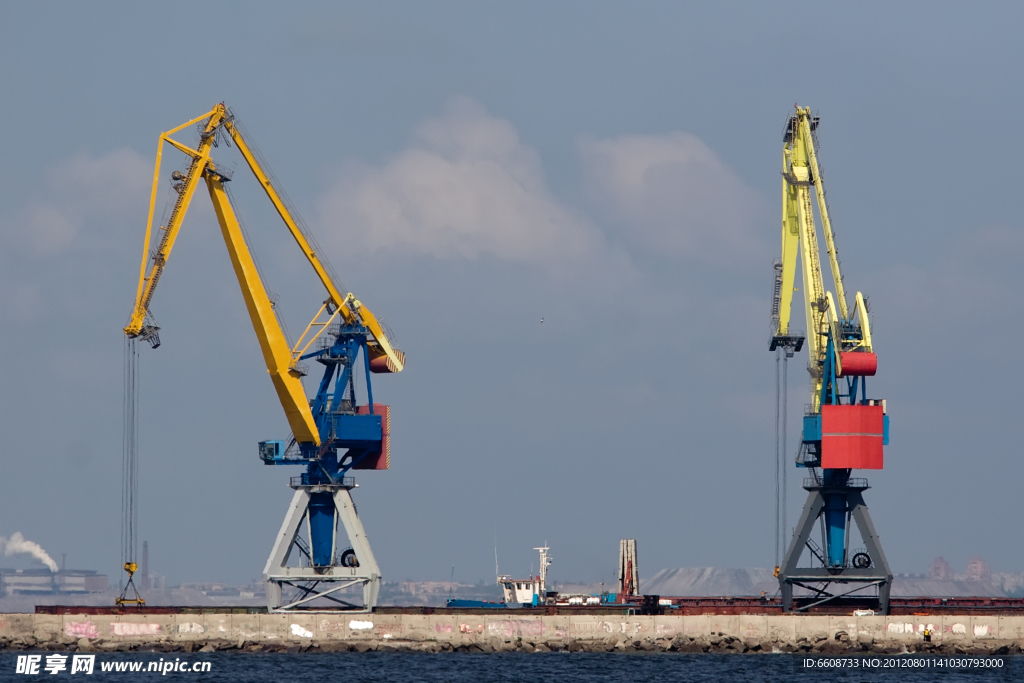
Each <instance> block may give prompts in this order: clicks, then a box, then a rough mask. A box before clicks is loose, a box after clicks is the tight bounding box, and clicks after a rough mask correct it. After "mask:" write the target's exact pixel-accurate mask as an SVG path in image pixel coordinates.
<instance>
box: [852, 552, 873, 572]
mask: <svg viewBox="0 0 1024 683" xmlns="http://www.w3.org/2000/svg"><path fill="white" fill-rule="evenodd" d="M853 566H854V567H856V568H857V569H867V568H868V567H870V566H871V556H870V555H868V554H867V553H857V554H856V555H854V556H853Z"/></svg>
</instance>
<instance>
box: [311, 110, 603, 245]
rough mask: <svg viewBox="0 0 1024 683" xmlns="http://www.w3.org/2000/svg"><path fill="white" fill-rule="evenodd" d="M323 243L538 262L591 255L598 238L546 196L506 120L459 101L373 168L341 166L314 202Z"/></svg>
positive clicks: (533, 160)
mask: <svg viewBox="0 0 1024 683" xmlns="http://www.w3.org/2000/svg"><path fill="white" fill-rule="evenodd" d="M320 214H321V219H322V223H323V224H324V225H325V226H330V227H328V228H325V232H327V233H328V234H330V238H331V239H343V240H344V244H345V248H346V249H352V248H360V249H362V250H364V251H367V252H374V251H377V250H379V249H385V248H400V249H409V250H412V251H416V252H420V253H425V254H430V255H432V256H435V257H438V258H469V259H472V258H477V257H479V256H481V255H482V254H492V255H495V256H497V257H499V258H503V259H509V260H516V261H526V262H545V261H550V260H555V259H558V260H564V259H566V258H567V257H570V258H571V257H577V256H580V255H583V254H584V253H586V252H587V251H589V250H592V249H594V248H595V247H597V246H598V245H599V244H600V242H601V237H600V234H599V233H598V232H597V231H596V230H595V229H594V228H593V227H592V226H590V225H589V224H588V223H587V221H586V220H585V219H583V218H582V217H581V216H579V215H578V214H577V213H576V212H575V211H573V210H572V209H570V208H568V207H566V206H563V205H562V204H560V203H559V202H558V201H557V200H556V199H555V198H554V197H552V195H551V193H550V192H549V191H548V189H547V186H546V184H545V182H544V173H543V171H542V168H541V162H540V158H539V156H538V155H537V153H536V151H534V150H533V149H532V148H531V147H529V146H528V145H525V144H524V143H523V142H522V141H520V140H519V136H518V134H517V133H516V130H515V128H514V127H513V126H512V124H510V123H509V122H508V121H505V120H503V119H499V118H496V117H493V116H491V115H490V114H488V113H487V112H486V111H485V110H484V109H483V108H482V107H481V106H480V105H479V104H477V103H475V102H474V101H472V100H469V99H466V98H457V99H454V100H452V101H451V102H449V104H448V106H447V107H446V109H445V111H444V113H443V114H442V115H441V116H439V117H437V118H435V119H431V120H428V121H426V122H425V123H423V124H422V125H421V126H420V127H419V128H418V130H417V132H416V142H415V143H414V144H413V145H412V146H411V147H410V148H409V149H407V150H405V151H403V152H401V153H400V154H398V155H397V156H395V157H393V158H392V159H391V160H389V161H388V162H387V163H385V164H383V165H382V166H379V167H372V166H367V165H350V166H349V167H348V168H347V169H346V170H345V172H344V173H343V174H342V176H341V177H340V178H339V180H338V181H337V182H336V183H335V184H334V186H333V187H332V188H331V189H330V190H329V191H328V193H327V194H326V195H325V196H324V197H323V198H322V200H321V203H320Z"/></svg>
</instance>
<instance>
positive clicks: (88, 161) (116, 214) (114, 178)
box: [12, 148, 153, 254]
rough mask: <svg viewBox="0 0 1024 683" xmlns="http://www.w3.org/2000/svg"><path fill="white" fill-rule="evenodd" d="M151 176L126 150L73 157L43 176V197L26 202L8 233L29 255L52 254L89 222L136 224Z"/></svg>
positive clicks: (68, 243)
mask: <svg viewBox="0 0 1024 683" xmlns="http://www.w3.org/2000/svg"><path fill="white" fill-rule="evenodd" d="M152 173H153V171H152V166H151V162H149V161H147V160H145V159H143V158H142V156H141V155H139V154H138V153H136V152H134V151H133V150H131V149H127V148H123V149H118V150H114V151H112V152H109V153H107V154H104V155H102V156H98V157H94V156H90V155H87V154H80V155H78V156H75V157H73V158H71V159H68V160H66V161H64V162H62V163H60V164H58V165H57V166H55V167H54V168H52V169H51V170H50V171H49V172H48V173H47V174H46V180H45V181H44V183H43V185H42V187H43V189H44V193H43V194H42V195H41V196H38V197H35V198H33V199H31V200H30V201H29V203H28V206H27V207H26V208H25V209H24V210H23V211H22V212H21V215H20V216H18V217H17V218H16V219H15V220H14V226H12V227H13V230H12V232H13V234H14V236H15V238H16V239H20V240H22V241H24V242H27V243H28V244H29V245H30V246H31V248H32V250H33V251H34V252H36V253H38V254H52V253H54V252H58V251H61V250H63V249H66V248H68V247H70V246H71V245H72V243H73V242H74V241H75V239H76V238H77V237H78V234H79V232H80V230H81V228H82V226H83V224H84V223H85V222H86V221H87V220H89V219H99V221H100V222H101V223H103V224H106V225H109V224H111V223H112V222H115V221H121V220H123V219H124V218H126V217H128V216H131V217H132V218H137V219H138V220H139V221H140V225H141V222H142V221H144V220H145V213H142V214H139V210H140V209H141V210H142V211H145V208H144V207H145V205H146V198H147V197H148V196H149V188H150V183H151V181H152V177H153V176H152ZM101 230H102V228H101Z"/></svg>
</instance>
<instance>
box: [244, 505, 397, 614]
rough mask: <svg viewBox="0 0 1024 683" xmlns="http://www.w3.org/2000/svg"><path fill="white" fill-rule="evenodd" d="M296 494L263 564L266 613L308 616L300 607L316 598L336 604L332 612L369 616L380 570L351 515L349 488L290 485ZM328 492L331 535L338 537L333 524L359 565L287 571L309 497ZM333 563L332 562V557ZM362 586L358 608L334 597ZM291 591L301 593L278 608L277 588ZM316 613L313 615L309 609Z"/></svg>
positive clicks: (359, 524) (353, 511)
mask: <svg viewBox="0 0 1024 683" xmlns="http://www.w3.org/2000/svg"><path fill="white" fill-rule="evenodd" d="M292 488H294V489H295V495H294V496H292V502H291V504H290V505H289V506H288V512H287V513H286V514H285V518H284V522H283V523H282V524H281V530H280V531H279V532H278V534H277V539H276V540H275V542H274V548H273V550H272V551H271V552H270V557H269V558H268V559H267V565H266V567H265V568H264V569H263V580H264V582H266V591H267V609H268V610H269V611H270V612H290V611H293V610H298V609H301V610H302V611H303V613H306V614H308V613H310V611H311V610H310V609H308V607H305V605H307V603H309V602H312V601H313V600H316V599H318V598H325V599H327V600H331V601H333V602H335V603H337V604H338V607H337V608H334V609H332V610H331V611H336V610H337V609H346V610H350V611H353V612H370V611H371V610H373V608H374V607H376V605H377V595H378V594H379V592H380V569H379V568H378V567H377V561H376V560H375V559H374V557H373V551H372V550H370V542H369V540H368V539H367V538H366V531H365V530H364V529H363V523H362V522H361V521H360V519H359V514H358V513H357V512H356V507H355V503H353V502H352V496H351V494H350V493H349V488H350V486H347V485H345V486H343V485H316V486H302V485H298V486H293V487H292ZM320 492H330V493H332V494H333V497H334V510H335V513H334V514H335V535H337V533H338V525H339V523H340V526H341V527H342V528H343V529H344V530H345V533H346V535H347V536H348V541H349V544H350V546H351V547H352V550H354V551H355V554H356V558H357V560H358V563H359V564H358V566H356V567H346V566H343V565H340V564H331V565H329V566H321V567H312V566H307V567H289V566H287V563H288V559H289V557H290V556H291V553H292V551H293V550H294V549H296V548H299V549H300V550H301V546H300V545H298V543H297V541H298V535H299V531H300V529H301V525H302V522H303V521H304V520H306V519H307V518H308V511H309V503H310V494H311V493H320ZM335 561H337V558H336V557H335ZM358 584H361V585H362V588H363V604H362V605H361V606H360V605H354V604H352V603H349V602H346V601H344V600H342V599H340V598H339V597H338V596H337V595H335V594H336V593H337V592H338V591H341V590H344V589H345V588H349V587H351V586H354V585H358ZM284 586H290V587H294V588H297V589H299V590H300V591H302V595H301V596H300V597H298V598H297V599H294V600H292V601H291V602H289V603H287V604H282V602H283V601H282V589H283V587H284ZM314 611H315V610H314Z"/></svg>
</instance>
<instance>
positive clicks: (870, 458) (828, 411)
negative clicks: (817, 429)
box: [821, 406, 885, 470]
mask: <svg viewBox="0 0 1024 683" xmlns="http://www.w3.org/2000/svg"><path fill="white" fill-rule="evenodd" d="M884 433H885V415H884V413H883V412H882V406H822V407H821V466H822V467H824V468H829V469H857V470H880V469H882V439H883V437H884Z"/></svg>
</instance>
